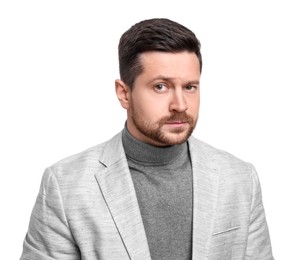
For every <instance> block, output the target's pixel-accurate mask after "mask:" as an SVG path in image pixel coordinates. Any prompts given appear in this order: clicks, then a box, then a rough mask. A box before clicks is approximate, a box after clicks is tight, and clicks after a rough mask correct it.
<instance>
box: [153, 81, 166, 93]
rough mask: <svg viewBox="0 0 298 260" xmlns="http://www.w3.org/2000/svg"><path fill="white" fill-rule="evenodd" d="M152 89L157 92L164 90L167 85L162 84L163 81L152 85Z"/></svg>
mask: <svg viewBox="0 0 298 260" xmlns="http://www.w3.org/2000/svg"><path fill="white" fill-rule="evenodd" d="M154 89H155V90H156V91H157V92H166V91H167V89H168V87H167V85H166V84H163V83H158V84H156V85H155V86H154Z"/></svg>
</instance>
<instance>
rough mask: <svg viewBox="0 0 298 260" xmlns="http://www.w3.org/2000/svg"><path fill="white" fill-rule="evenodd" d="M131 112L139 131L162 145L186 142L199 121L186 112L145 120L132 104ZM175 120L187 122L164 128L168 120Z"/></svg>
mask: <svg viewBox="0 0 298 260" xmlns="http://www.w3.org/2000/svg"><path fill="white" fill-rule="evenodd" d="M131 112H132V113H131V119H132V122H133V123H134V125H135V127H136V128H137V129H138V131H139V132H140V133H142V134H143V135H144V136H145V137H146V138H148V139H150V140H151V141H153V142H154V143H155V144H158V145H160V146H171V145H176V144H181V143H184V142H185V141H186V140H188V138H189V137H190V135H191V134H192V132H193V130H194V129H195V126H196V123H197V117H196V118H193V117H192V116H190V115H188V114H187V113H186V112H174V113H172V114H171V115H169V116H166V117H163V118H161V119H160V120H158V121H155V122H149V121H145V120H144V119H143V117H142V114H141V113H140V112H139V111H138V110H137V109H135V108H134V106H132V111H131ZM175 121H179V122H184V123H185V124H183V126H181V127H177V128H172V129H164V126H165V125H166V124H167V123H168V122H175Z"/></svg>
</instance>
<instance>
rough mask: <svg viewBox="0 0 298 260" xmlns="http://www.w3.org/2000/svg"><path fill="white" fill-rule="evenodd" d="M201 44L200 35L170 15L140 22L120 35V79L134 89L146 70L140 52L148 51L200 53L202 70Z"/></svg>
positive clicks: (198, 55)
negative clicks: (138, 78) (175, 20)
mask: <svg viewBox="0 0 298 260" xmlns="http://www.w3.org/2000/svg"><path fill="white" fill-rule="evenodd" d="M200 49H201V44H200V41H199V40H198V39H197V37H196V35H195V34H194V33H193V32H192V31H191V30H189V29H188V28H186V27H184V26H183V25H181V24H179V23H177V22H174V21H171V20H169V19H166V18H153V19H148V20H143V21H141V22H138V23H136V24H135V25H133V26H132V27H131V28H130V29H128V30H127V31H126V32H125V33H124V34H123V35H122V36H121V38H120V41H119V45H118V57H119V70H120V78H121V80H123V81H124V83H125V84H126V85H128V86H129V87H130V88H132V87H133V85H134V81H135V79H136V77H137V76H138V75H139V74H141V73H142V70H143V68H142V64H141V63H140V60H139V56H140V54H142V53H144V52H147V51H162V52H172V53H177V52H182V51H189V52H193V53H195V54H196V55H197V57H198V59H199V62H200V70H202V56H201V52H200Z"/></svg>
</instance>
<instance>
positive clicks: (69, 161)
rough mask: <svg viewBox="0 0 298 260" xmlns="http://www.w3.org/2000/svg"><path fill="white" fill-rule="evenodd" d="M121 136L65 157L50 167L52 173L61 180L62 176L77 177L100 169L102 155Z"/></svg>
mask: <svg viewBox="0 0 298 260" xmlns="http://www.w3.org/2000/svg"><path fill="white" fill-rule="evenodd" d="M119 137H120V135H119V134H118V135H115V136H114V137H113V138H111V139H110V140H108V141H105V142H102V143H100V144H97V145H95V146H92V147H90V148H87V149H85V150H83V151H81V152H79V153H76V154H73V155H70V156H68V157H65V158H63V159H61V160H59V161H57V162H55V163H54V164H52V165H51V166H50V167H48V168H50V169H51V171H52V172H53V173H54V174H55V175H56V177H58V178H59V176H61V175H67V174H70V173H71V175H75V173H82V172H84V171H86V170H90V169H94V168H96V169H98V168H99V167H100V163H99V158H100V157H101V155H102V154H104V153H105V151H106V150H108V148H107V147H109V146H110V145H111V143H113V142H115V141H114V140H115V139H116V140H118V139H119Z"/></svg>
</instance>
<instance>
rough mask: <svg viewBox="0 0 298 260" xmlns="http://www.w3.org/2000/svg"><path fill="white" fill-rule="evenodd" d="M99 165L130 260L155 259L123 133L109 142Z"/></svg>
mask: <svg viewBox="0 0 298 260" xmlns="http://www.w3.org/2000/svg"><path fill="white" fill-rule="evenodd" d="M99 162H100V163H101V164H102V165H103V170H101V171H99V172H98V173H97V174H96V175H95V177H96V179H97V182H98V184H99V187H100V189H101V192H102V194H103V197H104V199H105V201H106V203H107V206H108V208H109V210H110V213H111V216H112V218H113V221H114V222H115V225H116V226H117V229H118V232H119V235H120V236H121V238H122V241H123V243H124V245H125V248H126V250H127V253H128V255H129V257H130V259H132V260H134V259H135V260H139V259H144V260H146V259H148V260H149V259H151V257H150V252H149V247H148V242H147V238H146V234H145V229H144V226H143V222H142V217H141V213H140V210H139V206H138V201H137V197H136V193H135V189H134V185H133V182H132V179H131V175H130V172H129V168H128V165H127V161H126V157H125V152H124V149H123V146H122V136H121V133H120V134H118V135H116V136H115V137H114V138H113V139H111V140H110V141H108V142H107V143H106V146H105V148H104V149H103V153H102V155H101V156H100V158H99Z"/></svg>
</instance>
